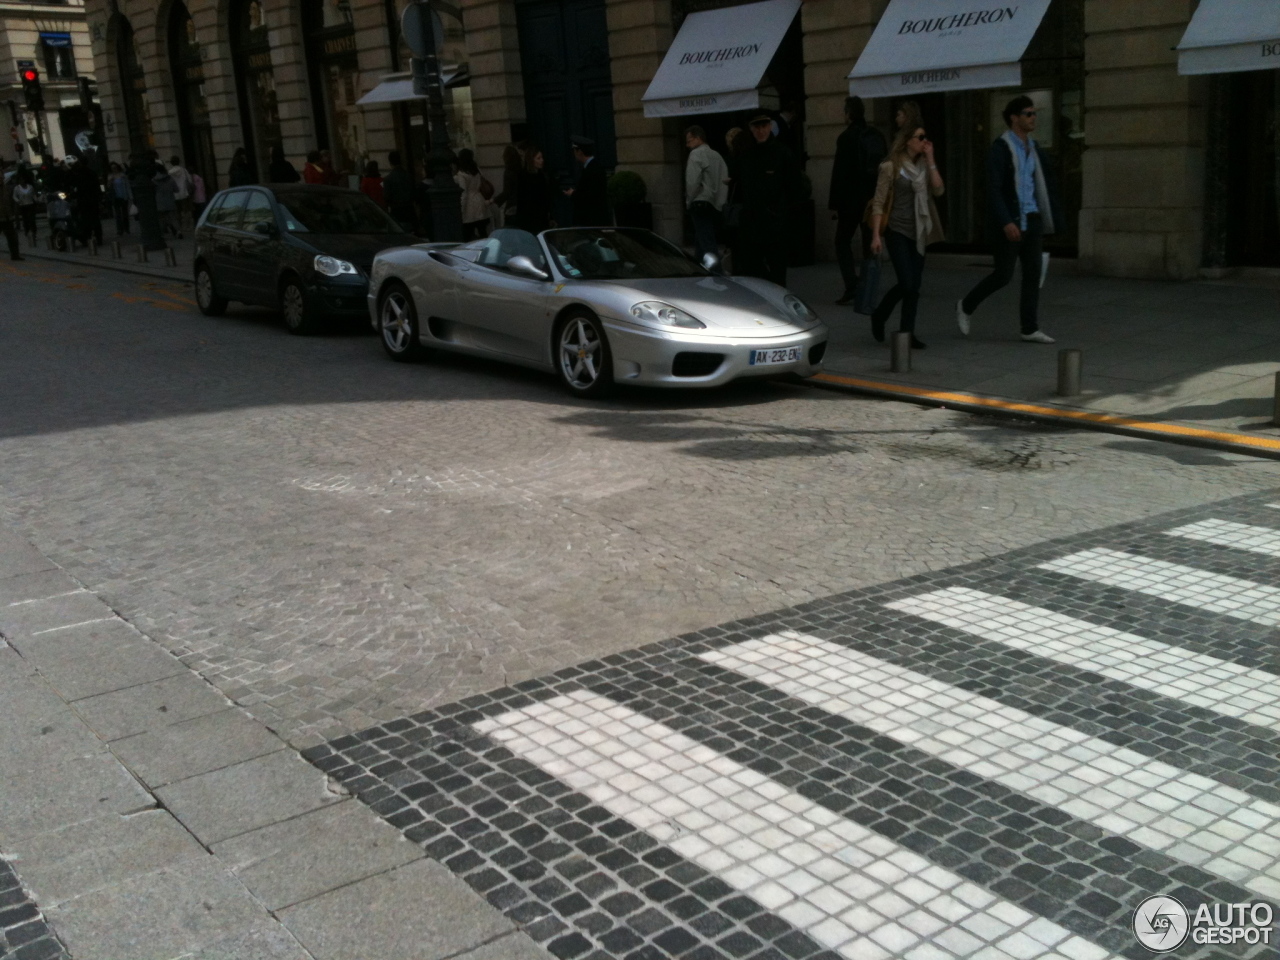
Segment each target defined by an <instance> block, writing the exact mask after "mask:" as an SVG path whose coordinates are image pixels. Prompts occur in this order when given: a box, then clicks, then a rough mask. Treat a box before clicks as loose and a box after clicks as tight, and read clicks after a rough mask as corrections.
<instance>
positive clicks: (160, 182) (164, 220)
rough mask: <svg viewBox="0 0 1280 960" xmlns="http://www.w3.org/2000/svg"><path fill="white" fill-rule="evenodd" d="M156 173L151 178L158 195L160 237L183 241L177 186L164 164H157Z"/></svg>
mask: <svg viewBox="0 0 1280 960" xmlns="http://www.w3.org/2000/svg"><path fill="white" fill-rule="evenodd" d="M155 166H156V169H155V173H154V174H153V175H152V177H151V184H152V188H153V189H154V190H155V194H156V214H157V215H158V216H159V218H160V235H161V236H162V237H163V236H164V235H165V234H168V235H170V236H173V237H176V238H177V239H179V240H181V239H182V225H181V224H180V223H179V222H178V200H177V192H178V187H177V184H175V183H174V182H173V177H171V176H170V175H169V171H168V170H166V169H165V168H164V166H163V165H162V164H159V163H157V164H156V165H155Z"/></svg>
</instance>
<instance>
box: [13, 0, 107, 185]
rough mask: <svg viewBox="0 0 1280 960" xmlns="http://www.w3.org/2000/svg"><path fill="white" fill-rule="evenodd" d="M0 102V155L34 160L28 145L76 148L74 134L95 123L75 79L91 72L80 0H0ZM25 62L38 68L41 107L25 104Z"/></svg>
mask: <svg viewBox="0 0 1280 960" xmlns="http://www.w3.org/2000/svg"><path fill="white" fill-rule="evenodd" d="M0 64H3V65H4V73H3V74H0V103H3V108H2V109H4V111H5V113H4V120H5V122H6V125H7V126H8V127H9V135H8V136H7V137H3V138H0V157H3V158H4V159H5V160H18V159H31V158H32V156H33V155H34V156H35V160H36V161H37V162H38V161H39V160H40V159H41V157H40V155H39V151H36V150H34V149H33V148H34V147H36V146H37V145H41V144H40V141H43V144H42V145H43V147H44V151H43V152H44V153H45V154H47V155H49V156H57V157H61V156H64V155H65V154H66V153H67V152H68V150H76V149H77V147H76V145H75V141H76V137H77V136H80V137H81V141H82V142H83V140H84V137H83V136H82V135H83V134H85V133H86V132H89V133H92V132H93V131H94V130H95V129H96V125H97V117H96V115H95V114H94V113H93V112H92V111H86V110H85V109H84V108H83V106H82V103H81V97H80V87H79V81H80V80H82V79H85V80H92V79H93V78H94V62H93V54H92V51H91V49H90V44H89V30H88V26H87V24H86V19H85V8H84V0H62V2H57V3H55V2H47V3H26V2H15V0H0ZM26 67H34V68H35V69H36V70H38V71H39V73H40V83H41V88H42V90H43V92H44V110H42V111H39V116H37V115H36V113H34V112H32V111H29V110H27V109H26V105H25V101H24V98H23V92H22V81H21V79H20V74H21V72H22V70H23V69H24V68H26Z"/></svg>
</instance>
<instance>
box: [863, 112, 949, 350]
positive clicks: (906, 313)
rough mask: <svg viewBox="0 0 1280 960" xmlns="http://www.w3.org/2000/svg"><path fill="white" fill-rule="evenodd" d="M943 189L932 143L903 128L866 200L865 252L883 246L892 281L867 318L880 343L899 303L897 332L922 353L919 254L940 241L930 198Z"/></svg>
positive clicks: (939, 226)
mask: <svg viewBox="0 0 1280 960" xmlns="http://www.w3.org/2000/svg"><path fill="white" fill-rule="evenodd" d="M943 190H944V185H943V182H942V175H941V174H940V173H939V172H938V165H937V163H935V162H934V157H933V143H932V142H931V141H930V140H929V138H928V136H926V134H925V129H924V127H916V128H914V129H912V128H911V127H903V128H902V129H901V130H899V131H898V135H897V137H896V138H894V141H893V148H892V149H891V150H890V151H889V158H888V159H887V160H885V162H884V163H882V164H880V176H879V181H878V182H877V183H876V195H875V197H874V198H873V199H872V201H871V252H872V253H873V254H875V255H876V256H879V255H880V251H881V249H882V248H884V247H888V250H889V259H890V260H891V261H893V270H894V273H896V274H897V283H896V284H894V286H893V288H892V289H890V290H889V292H888V293H886V294H885V295H884V299H882V300H881V301H880V305H879V306H878V307H876V309H875V312H874V313H872V314H871V335H872V336H873V337H875V338H876V340H877V341H879V342H881V343H883V342H884V327H885V323H886V322H887V321H888V319H889V314H891V313H893V308H894V307H896V306H897V305H898V304H899V303H901V304H902V321H901V324H900V326H899V328H898V329H899V330H901V331H904V332H906V333H909V334H911V346H912V347H913V348H914V349H916V350H923V349H924V347H925V345H924V343H923V342H921V340H920V339H919V338H918V337H916V312H917V310H918V309H919V306H920V284H921V281H922V280H923V278H924V251H925V247H927V246H928V245H929V244H931V243H937V242H938V241H940V240H943V239H944V236H943V233H942V220H941V219H940V218H939V216H938V207H937V204H935V203H934V199H933V198H934V197H940V196H942V193H943Z"/></svg>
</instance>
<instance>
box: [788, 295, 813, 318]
mask: <svg viewBox="0 0 1280 960" xmlns="http://www.w3.org/2000/svg"><path fill="white" fill-rule="evenodd" d="M782 303H783V306H785V307H786V308H787V310H788V311H790V313H791V315H792V316H793V317H795V318H796V319H797V320H799V321H800V322H801V323H806V324H807V323H817V322H818V315H817V314H816V313H814V312H813V311H812V310H811V309H810V308H809V305H808V304H807V303H805V302H804V301H803V300H801V299H800V298H799V297H797V296H796V295H795V294H794V293H788V294H787V295H786V296H785V297H783V298H782Z"/></svg>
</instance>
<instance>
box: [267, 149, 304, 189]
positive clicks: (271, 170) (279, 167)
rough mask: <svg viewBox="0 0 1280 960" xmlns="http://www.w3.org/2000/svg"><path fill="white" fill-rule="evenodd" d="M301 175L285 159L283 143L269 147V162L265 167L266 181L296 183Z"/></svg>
mask: <svg viewBox="0 0 1280 960" xmlns="http://www.w3.org/2000/svg"><path fill="white" fill-rule="evenodd" d="M301 179H302V177H300V176H298V171H297V170H296V169H294V166H293V164H292V163H290V162H289V161H288V160H286V159H285V156H284V145H283V144H279V143H277V144H275V145H274V146H273V147H272V148H271V164H270V166H268V167H267V182H268V183H297V182H298V181H299V180H301Z"/></svg>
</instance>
